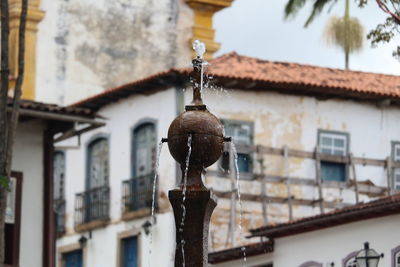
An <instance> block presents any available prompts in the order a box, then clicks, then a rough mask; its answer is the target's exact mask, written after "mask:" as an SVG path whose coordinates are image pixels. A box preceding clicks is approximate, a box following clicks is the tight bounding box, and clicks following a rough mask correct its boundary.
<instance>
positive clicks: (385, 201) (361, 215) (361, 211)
mask: <svg viewBox="0 0 400 267" xmlns="http://www.w3.org/2000/svg"><path fill="white" fill-rule="evenodd" d="M393 214H400V193H399V194H396V195H392V196H388V197H383V198H379V199H377V200H374V201H370V202H367V203H360V204H357V205H352V206H349V207H346V208H343V209H337V210H333V211H331V212H328V213H324V214H319V215H316V216H311V217H306V218H301V219H297V220H293V221H289V222H286V223H280V224H269V225H267V226H264V227H261V228H257V229H253V230H250V232H251V236H250V237H255V236H266V237H268V238H276V237H283V236H288V235H294V234H299V233H304V232H309V231H314V230H319V229H323V228H328V227H334V226H337V225H342V224H346V223H351V222H356V221H361V220H366V219H371V218H377V217H382V216H388V215H393Z"/></svg>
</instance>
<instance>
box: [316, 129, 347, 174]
mask: <svg viewBox="0 0 400 267" xmlns="http://www.w3.org/2000/svg"><path fill="white" fill-rule="evenodd" d="M348 142H349V140H348V134H346V133H339V132H329V131H319V133H318V145H319V149H320V153H322V154H328V155H336V156H347V154H348ZM346 178H347V166H346V164H344V163H337V162H329V161H321V179H322V180H325V181H338V182H345V181H346Z"/></svg>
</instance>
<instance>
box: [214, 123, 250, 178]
mask: <svg viewBox="0 0 400 267" xmlns="http://www.w3.org/2000/svg"><path fill="white" fill-rule="evenodd" d="M222 123H223V124H224V128H225V135H226V136H230V137H232V141H233V142H234V144H235V145H236V148H237V164H238V168H239V172H241V173H250V172H252V158H251V155H250V152H249V151H246V150H245V149H243V148H241V146H240V145H252V144H253V131H254V124H253V122H244V121H234V120H222ZM229 165H230V158H229V151H224V152H223V153H222V158H221V167H222V169H223V170H224V171H228V170H229Z"/></svg>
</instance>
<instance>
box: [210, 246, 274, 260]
mask: <svg viewBox="0 0 400 267" xmlns="http://www.w3.org/2000/svg"><path fill="white" fill-rule="evenodd" d="M243 248H245V251H246V256H247V257H251V256H255V255H260V254H267V253H271V252H273V251H274V242H273V241H266V242H259V243H253V244H248V245H245V246H244V247H234V248H230V249H224V250H220V251H215V252H211V253H208V262H209V263H212V264H215V263H221V262H225V261H231V260H236V259H241V258H243Z"/></svg>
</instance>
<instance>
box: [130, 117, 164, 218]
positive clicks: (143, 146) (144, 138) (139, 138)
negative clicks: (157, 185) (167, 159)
mask: <svg viewBox="0 0 400 267" xmlns="http://www.w3.org/2000/svg"><path fill="white" fill-rule="evenodd" d="M155 129H156V127H155V124H154V123H143V124H140V125H139V126H138V127H135V128H134V130H133V131H132V177H131V178H130V179H129V180H126V181H123V182H122V192H123V193H122V203H123V212H124V213H127V212H130V211H136V210H140V209H143V208H150V207H151V206H152V202H153V179H154V175H155V168H156V160H157V137H156V131H155ZM156 195H157V193H156ZM157 202H158V201H157V198H156V199H155V205H156V206H157Z"/></svg>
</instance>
